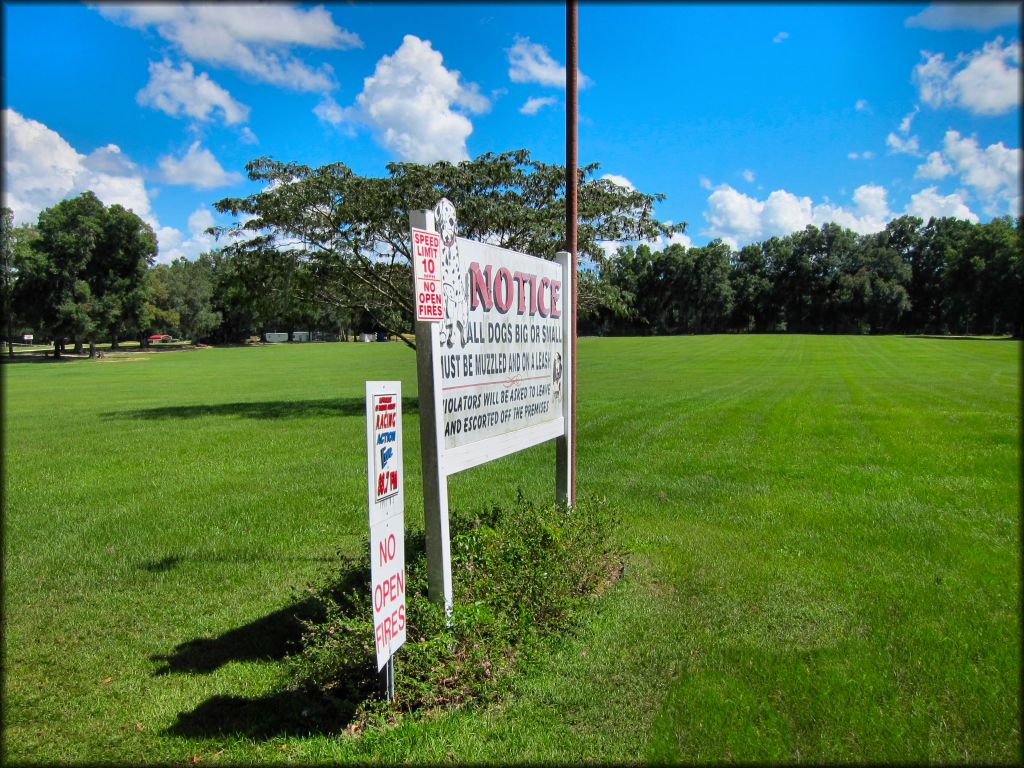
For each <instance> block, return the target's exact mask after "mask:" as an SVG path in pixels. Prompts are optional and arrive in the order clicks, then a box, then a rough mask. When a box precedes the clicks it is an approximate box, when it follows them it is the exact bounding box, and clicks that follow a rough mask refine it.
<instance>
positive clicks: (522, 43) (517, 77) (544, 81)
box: [507, 35, 590, 89]
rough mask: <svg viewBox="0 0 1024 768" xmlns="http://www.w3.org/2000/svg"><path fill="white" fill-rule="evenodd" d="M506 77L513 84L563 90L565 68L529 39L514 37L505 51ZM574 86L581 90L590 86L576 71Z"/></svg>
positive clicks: (586, 78) (584, 76) (541, 46)
mask: <svg viewBox="0 0 1024 768" xmlns="http://www.w3.org/2000/svg"><path fill="white" fill-rule="evenodd" d="M507 53H508V64H509V68H508V77H509V79H510V80H511V81H512V82H513V83H539V84H540V85H548V86H551V87H552V88H565V66H564V65H563V64H559V63H558V62H557V61H555V60H554V59H553V58H552V57H551V54H550V53H548V49H547V48H545V47H544V46H543V45H540V44H539V43H531V42H530V38H528V37H520V36H519V35H516V38H515V43H514V44H513V45H512V47H511V48H509V49H508V50H507ZM576 84H577V85H578V86H579V87H580V88H581V89H582V88H586V87H587V86H588V85H590V78H588V77H587V76H586V75H584V74H583V73H582V72H579V71H577V74H576Z"/></svg>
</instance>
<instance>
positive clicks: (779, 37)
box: [772, 32, 789, 43]
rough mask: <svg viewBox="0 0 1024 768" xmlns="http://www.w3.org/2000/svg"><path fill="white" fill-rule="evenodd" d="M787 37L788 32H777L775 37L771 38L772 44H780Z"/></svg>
mask: <svg viewBox="0 0 1024 768" xmlns="http://www.w3.org/2000/svg"><path fill="white" fill-rule="evenodd" d="M787 37H789V32H779V33H778V34H777V35H776V36H775V37H773V38H772V42H773V43H781V42H782V41H783V40H785V39H786V38H787Z"/></svg>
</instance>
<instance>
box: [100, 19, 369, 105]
mask: <svg viewBox="0 0 1024 768" xmlns="http://www.w3.org/2000/svg"><path fill="white" fill-rule="evenodd" d="M96 10H98V11H99V13H100V14H102V15H103V16H104V17H106V18H107V19H110V20H111V21H114V22H116V23H119V24H123V25H125V26H129V27H134V28H136V29H147V28H149V27H153V28H155V30H156V33H157V34H158V35H159V36H160V37H162V38H163V39H164V40H167V41H168V42H170V43H172V44H173V45H174V46H175V47H176V48H177V49H178V50H179V51H180V52H181V53H182V54H184V55H185V56H186V57H188V58H190V59H193V60H195V61H203V62H206V63H207V64H213V65H217V66H224V67H229V68H231V69H234V70H237V71H240V72H244V73H246V74H248V75H250V76H252V77H254V78H256V79H258V80H262V81H264V82H267V83H271V84H273V85H280V86H284V87H287V88H293V89H295V90H300V91H323V90H328V89H330V88H332V87H334V78H333V72H332V70H331V68H330V66H328V65H326V64H323V65H320V66H319V67H311V66H309V65H307V64H305V63H304V62H302V61H300V60H299V59H298V58H296V57H295V56H294V55H293V54H292V48H295V47H299V46H302V47H308V48H319V49H346V48H356V47H362V44H363V43H362V41H361V40H360V39H359V36H358V35H356V34H354V33H352V32H349V31H347V30H345V29H342V28H340V27H338V26H337V25H336V24H335V23H334V19H333V18H332V17H331V14H330V12H329V11H327V10H326V9H325V8H324V7H323V6H317V7H315V8H309V9H302V8H297V7H294V6H290V5H279V4H275V3H260V4H258V5H251V4H250V5H242V4H235V3H223V4H221V3H216V4H205V3H203V4H162V3H152V4H149V3H146V4H137V5H114V4H102V5H98V6H96Z"/></svg>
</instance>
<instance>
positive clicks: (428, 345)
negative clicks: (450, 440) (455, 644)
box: [409, 210, 452, 614]
mask: <svg viewBox="0 0 1024 768" xmlns="http://www.w3.org/2000/svg"><path fill="white" fill-rule="evenodd" d="M409 224H410V226H412V227H415V228H417V229H429V230H431V231H434V212H433V211H422V210H421V211H409ZM439 332H440V328H439V327H438V324H437V323H428V322H417V323H416V381H417V384H418V387H419V401H420V456H421V457H422V462H423V522H424V529H425V533H426V539H427V542H426V544H427V586H428V589H429V596H430V599H431V600H433V601H434V602H442V601H443V602H444V611H445V613H446V614H450V613H451V610H452V553H451V541H450V540H449V538H448V475H447V474H446V472H445V468H444V442H443V441H444V422H443V419H442V418H441V414H442V413H443V412H442V410H441V381H440V367H436V368H435V366H434V348H435V347H436V346H437V335H438V333H439ZM435 373H436V375H435Z"/></svg>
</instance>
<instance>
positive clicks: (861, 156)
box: [846, 149, 875, 160]
mask: <svg viewBox="0 0 1024 768" xmlns="http://www.w3.org/2000/svg"><path fill="white" fill-rule="evenodd" d="M846 156H847V157H848V158H849V159H850V160H870V159H871V158H873V157H874V156H875V153H874V152H872V151H871V150H870V149H865V150H864V151H863V152H847V153H846Z"/></svg>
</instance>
